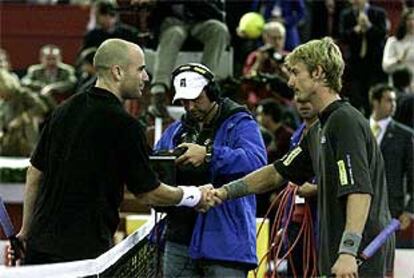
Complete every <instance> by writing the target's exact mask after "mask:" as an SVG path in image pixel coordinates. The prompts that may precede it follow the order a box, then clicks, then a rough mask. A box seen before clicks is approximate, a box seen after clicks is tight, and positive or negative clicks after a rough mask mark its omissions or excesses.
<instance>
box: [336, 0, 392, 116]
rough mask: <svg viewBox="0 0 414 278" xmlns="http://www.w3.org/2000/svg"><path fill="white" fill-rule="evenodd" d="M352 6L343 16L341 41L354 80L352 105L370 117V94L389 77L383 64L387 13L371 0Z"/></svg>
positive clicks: (351, 94)
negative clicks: (374, 87)
mask: <svg viewBox="0 0 414 278" xmlns="http://www.w3.org/2000/svg"><path fill="white" fill-rule="evenodd" d="M351 3H352V6H351V7H349V8H347V9H344V10H343V11H342V12H341V15H340V21H339V33H340V39H341V40H342V42H343V44H344V46H345V47H346V48H347V49H348V51H349V52H348V53H346V55H345V57H346V59H347V61H346V65H347V69H346V70H347V72H348V76H349V81H350V86H351V88H350V93H349V95H348V97H349V98H350V102H351V104H352V105H353V106H355V107H356V108H357V109H359V110H361V111H363V112H364V113H365V115H366V116H368V115H369V109H370V107H369V102H368V95H367V92H368V91H369V88H370V87H371V86H372V85H374V84H376V83H378V82H381V81H385V79H386V76H385V74H384V72H383V71H382V67H381V61H382V55H383V49H384V44H385V36H386V32H387V28H386V25H387V24H386V21H387V16H386V13H385V10H383V9H382V8H379V7H375V6H372V5H370V4H369V3H368V1H367V0H351Z"/></svg>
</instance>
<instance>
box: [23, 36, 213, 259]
mask: <svg viewBox="0 0 414 278" xmlns="http://www.w3.org/2000/svg"><path fill="white" fill-rule="evenodd" d="M94 66H95V68H96V70H97V82H96V85H95V87H93V88H91V89H90V90H88V91H87V92H85V93H82V94H76V95H74V96H73V97H71V98H70V99H68V100H67V101H66V102H65V103H64V104H63V105H61V106H60V107H59V108H57V109H56V110H55V111H54V113H53V114H52V115H51V117H50V118H49V119H48V121H47V123H46V125H45V127H44V129H43V131H42V134H41V136H40V139H39V142H38V144H37V146H36V149H35V151H34V153H33V155H32V156H31V158H30V163H31V165H30V167H29V169H28V171H27V180H26V187H25V197H24V210H23V225H22V228H21V230H20V232H19V234H18V238H19V239H20V240H22V241H24V242H25V243H26V252H25V254H24V255H25V259H24V263H25V264H43V263H56V262H64V261H72V260H80V259H89V258H95V257H97V256H99V255H100V254H102V253H103V252H105V251H106V250H108V249H109V248H110V247H111V246H112V244H113V243H112V237H113V235H114V233H115V230H116V228H117V226H118V223H119V215H118V209H119V206H120V203H121V201H122V198H123V193H124V192H123V191H124V185H126V187H127V189H128V190H129V191H130V192H132V193H133V194H135V196H136V197H137V198H138V199H140V200H141V201H143V202H144V203H145V204H148V205H157V206H163V205H177V206H187V207H197V208H198V209H201V210H203V209H206V208H208V204H207V201H208V200H209V198H210V197H211V198H213V197H212V196H211V193H210V189H209V188H208V187H191V186H190V187H171V186H168V185H166V184H163V183H161V182H160V181H159V179H158V178H157V175H156V174H155V173H154V171H153V170H152V169H151V167H150V165H149V158H148V153H147V144H146V139H145V136H144V132H143V130H142V127H141V126H140V124H139V123H138V121H137V120H136V119H135V118H133V117H131V116H130V115H129V114H128V113H127V112H126V111H125V110H124V108H123V101H124V100H126V99H136V98H139V97H140V96H141V95H142V90H143V88H144V83H145V82H146V81H148V75H147V72H146V71H145V59H144V53H143V51H142V49H141V48H140V47H139V46H137V45H136V44H132V43H129V42H126V41H124V40H120V39H110V40H107V41H105V42H104V43H103V44H102V45H101V46H100V47H99V48H98V50H97V52H96V54H95V57H94Z"/></svg>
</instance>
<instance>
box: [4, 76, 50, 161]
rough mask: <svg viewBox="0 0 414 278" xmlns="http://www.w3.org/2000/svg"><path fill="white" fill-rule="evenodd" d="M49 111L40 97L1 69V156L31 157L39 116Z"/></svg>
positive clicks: (36, 135)
mask: <svg viewBox="0 0 414 278" xmlns="http://www.w3.org/2000/svg"><path fill="white" fill-rule="evenodd" d="M47 111H48V107H47V105H46V104H45V103H44V102H43V101H42V100H41V99H40V98H39V96H37V95H35V94H33V93H31V92H29V91H28V90H27V89H25V88H23V87H21V86H20V84H19V81H18V79H16V78H15V77H14V76H13V75H12V74H10V73H9V72H8V71H7V70H5V69H0V155H3V156H29V155H30V153H31V152H32V150H33V149H34V146H35V143H36V140H37V137H38V119H39V118H41V117H43V116H44V115H45V114H46V112H47Z"/></svg>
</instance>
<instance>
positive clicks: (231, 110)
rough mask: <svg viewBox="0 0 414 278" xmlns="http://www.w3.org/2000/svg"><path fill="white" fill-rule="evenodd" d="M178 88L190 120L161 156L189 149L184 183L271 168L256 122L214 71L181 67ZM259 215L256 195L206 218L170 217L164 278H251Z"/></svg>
mask: <svg viewBox="0 0 414 278" xmlns="http://www.w3.org/2000/svg"><path fill="white" fill-rule="evenodd" d="M172 81H173V86H174V90H175V92H176V93H175V96H174V101H176V100H179V101H180V102H181V104H182V105H183V106H184V108H185V110H186V114H185V116H184V117H183V118H182V120H180V121H176V122H174V123H173V124H172V125H170V126H169V127H168V128H167V130H166V131H165V132H164V134H163V135H162V137H161V139H160V141H159V143H158V144H157V149H158V150H171V149H174V148H176V147H177V146H178V147H185V148H186V151H185V152H184V153H183V154H182V155H180V156H179V157H178V158H177V159H176V165H177V183H179V184H188V185H198V186H199V185H203V184H206V183H213V184H215V186H220V185H221V184H223V183H225V182H227V181H231V180H233V179H235V178H238V177H241V176H243V175H244V174H247V173H250V172H252V171H254V170H255V169H257V168H259V167H261V166H263V165H265V164H266V153H265V147H264V145H263V140H262V138H261V137H260V132H259V127H258V125H257V123H256V122H255V120H254V118H253V117H252V115H251V114H250V113H249V112H248V111H247V109H246V108H244V107H243V106H240V105H238V104H237V103H235V102H233V101H231V100H229V99H228V98H224V99H222V98H221V97H220V96H219V91H218V87H217V86H218V85H217V84H216V83H215V80H214V75H213V73H212V72H211V71H210V70H209V69H208V68H206V67H204V66H202V65H200V64H194V63H190V64H184V65H181V66H180V67H178V68H177V69H176V70H175V71H174V72H173V77H172ZM255 211H256V200H255V197H254V196H248V197H244V198H240V199H238V200H234V201H233V202H231V203H226V204H223V205H222V206H220V207H217V208H215V209H214V210H211V211H209V212H208V213H205V214H199V213H196V212H195V211H194V210H191V209H185V208H172V209H171V210H169V211H168V215H167V231H166V238H167V244H166V251H165V253H164V277H217V278H219V277H247V271H248V270H250V269H252V268H255V267H256V265H257V258H256V248H255V247H256V236H255V235H256V229H255V221H256V218H255V216H256V215H255ZM235 219H237V220H236V221H234V220H235Z"/></svg>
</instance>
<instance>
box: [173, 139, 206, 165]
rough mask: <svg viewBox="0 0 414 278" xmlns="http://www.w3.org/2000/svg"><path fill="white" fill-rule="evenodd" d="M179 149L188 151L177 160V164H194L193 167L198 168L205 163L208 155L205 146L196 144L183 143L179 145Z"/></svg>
mask: <svg viewBox="0 0 414 278" xmlns="http://www.w3.org/2000/svg"><path fill="white" fill-rule="evenodd" d="M178 147H186V148H187V151H186V152H185V153H183V154H182V155H181V156H179V157H178V158H177V159H176V160H175V163H176V164H178V165H188V164H192V165H193V166H195V167H198V166H200V165H201V164H203V163H204V159H205V157H206V154H207V148H206V147H205V146H201V145H197V144H194V143H182V144H180V145H178Z"/></svg>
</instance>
